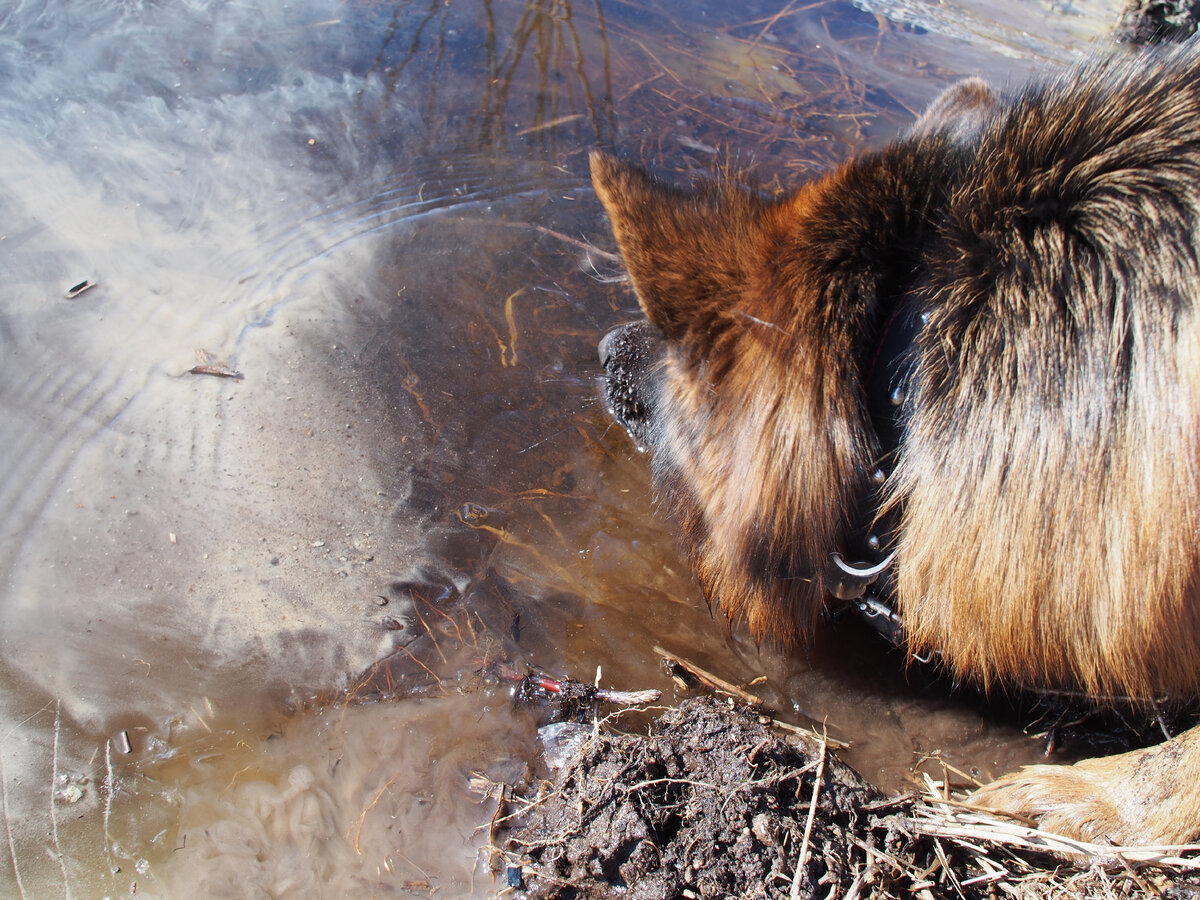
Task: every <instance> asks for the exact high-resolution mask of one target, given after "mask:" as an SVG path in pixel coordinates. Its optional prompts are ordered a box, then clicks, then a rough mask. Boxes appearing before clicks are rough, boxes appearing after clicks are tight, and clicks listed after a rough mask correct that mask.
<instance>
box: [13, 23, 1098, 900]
mask: <svg viewBox="0 0 1200 900" xmlns="http://www.w3.org/2000/svg"><path fill="white" fill-rule="evenodd" d="M984 6H985V4H978V3H976V4H972V3H969V2H965V3H963V4H961V5H953V4H932V3H930V4H920V3H911V2H905V3H895V4H889V3H876V2H875V0H863V2H862V3H861V4H860V5H857V6H856V5H851V4H848V3H840V2H832V0H830V2H819V3H815V4H809V3H785V2H782V0H780V2H774V3H750V4H748V5H745V6H740V7H739V8H738V9H737V10H736V11H732V10H731V8H730V6H729V5H726V4H721V3H715V2H714V3H703V2H701V3H693V4H668V5H663V4H654V5H651V4H638V3H630V2H610V0H597V2H593V3H586V4H573V3H570V2H568V0H557V2H553V0H530V2H521V0H494V2H488V0H473V2H461V3H460V2H457V0H454V2H445V0H431V2H427V3H419V2H399V3H377V2H360V3H338V2H334V0H299V2H295V3H291V4H290V5H287V6H283V5H281V4H274V3H265V2H264V3H258V4H254V3H251V4H236V5H235V4H230V5H226V4H218V3H215V2H214V3H210V2H204V0H198V2H193V3H182V2H168V3H159V4H148V3H147V4H142V3H132V2H127V3H89V4H71V3H65V2H48V0H46V2H40V3H39V2H23V3H7V4H2V5H0V79H2V81H3V90H0V123H2V125H3V130H4V133H5V136H6V138H5V141H4V142H3V144H2V145H0V161H2V165H0V209H3V211H4V216H3V219H2V220H0V272H2V274H3V277H2V278H0V347H2V350H0V447H2V448H3V449H2V450H0V453H2V454H3V457H2V458H3V463H4V464H3V466H2V471H0V479H2V480H0V516H2V520H0V578H2V581H0V635H2V637H0V640H2V642H3V644H2V646H3V654H2V657H0V736H2V738H0V787H2V788H3V791H2V796H0V800H2V809H3V814H4V839H3V840H0V847H7V851H8V860H7V862H6V863H5V864H4V866H3V867H2V871H0V894H3V895H4V896H10V895H11V896H29V897H43V896H46V897H58V896H64V895H65V896H71V897H100V896H125V895H130V894H133V893H135V892H136V894H137V895H138V896H162V897H194V896H230V897H243V896H251V897H266V896H271V897H276V896H302V897H316V896H330V897H350V896H373V895H375V894H376V893H381V892H388V891H390V892H391V893H392V894H394V895H397V896H438V897H458V896H467V895H479V896H486V895H488V894H490V893H492V892H493V891H495V890H497V886H496V885H495V884H494V883H493V881H492V879H491V876H490V875H489V873H488V871H487V868H486V864H485V863H486V859H485V857H486V854H483V855H481V853H480V848H482V847H484V846H485V845H486V843H487V824H488V822H489V821H490V819H491V816H492V811H493V809H494V801H493V800H490V799H487V798H485V797H482V796H480V795H479V794H478V793H472V791H471V790H470V789H469V780H470V776H471V774H472V773H481V774H483V775H486V776H487V777H489V778H492V779H495V780H501V781H503V780H512V779H516V778H518V777H520V775H521V774H522V772H523V771H524V767H525V764H526V761H527V760H528V759H529V758H530V757H531V756H532V755H533V754H534V753H535V752H536V748H537V744H536V725H537V722H536V720H535V717H534V716H533V715H532V713H530V712H528V711H522V710H518V709H515V708H514V707H513V705H512V702H511V699H510V696H509V691H508V689H507V688H505V687H503V686H498V685H495V684H492V683H490V682H489V681H488V680H487V679H486V678H483V677H481V676H480V674H479V673H480V672H482V671H483V670H484V667H485V663H486V662H489V661H494V660H496V659H507V660H509V661H510V662H512V663H514V664H516V665H518V666H525V665H531V666H538V667H541V668H545V669H547V670H550V671H553V672H557V673H562V674H570V675H573V676H575V677H578V678H580V679H584V680H591V679H592V678H594V677H595V676H596V672H597V669H598V668H602V672H603V674H602V676H601V678H602V681H603V683H605V684H608V685H612V686H615V687H619V688H624V689H641V688H650V687H658V688H661V689H663V690H664V691H666V692H667V695H668V697H670V696H671V691H672V685H671V682H670V681H669V679H667V677H666V676H665V675H664V674H663V673H662V671H661V669H660V667H659V665H658V659H657V656H656V654H655V653H654V652H653V650H652V648H653V646H654V645H655V644H662V645H665V646H666V647H668V648H669V649H671V650H674V651H676V652H679V653H681V654H683V655H686V656H688V657H689V658H691V659H693V660H694V661H696V662H697V663H699V664H701V665H703V666H705V667H706V668H709V669H711V670H714V671H716V672H718V673H720V674H721V675H723V676H724V677H726V678H728V679H729V680H731V681H735V682H749V681H750V680H752V679H754V678H756V677H758V676H765V677H766V681H765V682H764V683H761V684H758V685H757V686H756V687H755V690H756V691H757V692H758V693H759V694H761V695H763V696H764V697H765V698H766V699H767V700H768V701H769V702H771V703H772V704H773V705H775V706H776V707H777V708H779V709H781V710H782V711H784V712H785V713H787V714H788V715H790V717H792V718H794V719H796V720H797V721H805V720H815V721H825V722H827V723H828V727H829V729H830V732H831V734H832V735H833V736H835V737H838V738H841V739H844V740H849V741H852V742H853V748H852V749H851V751H850V752H849V759H850V761H851V762H852V763H854V764H855V765H857V766H859V767H860V768H861V769H862V770H863V771H864V772H865V773H866V774H867V775H868V776H870V777H872V778H875V779H877V780H879V781H880V782H881V783H883V784H885V785H889V786H898V785H900V784H902V783H903V781H904V779H905V778H906V777H907V775H908V774H909V773H910V771H911V768H912V766H913V764H914V762H915V761H916V760H917V759H918V758H919V757H920V756H921V755H923V754H925V753H928V752H932V751H940V752H941V753H942V754H943V755H944V756H945V757H946V758H948V759H950V760H952V761H953V762H955V763H956V764H957V765H960V766H963V767H965V768H968V769H977V770H979V771H980V772H981V773H983V774H990V773H994V772H996V771H999V770H1001V769H1007V768H1010V767H1011V766H1012V765H1014V764H1017V763H1020V762H1025V761H1029V760H1032V759H1033V758H1035V757H1036V756H1037V754H1038V752H1039V750H1040V746H1039V744H1038V743H1037V742H1036V741H1034V740H1032V739H1029V738H1026V737H1025V736H1024V735H1022V734H1021V733H1020V732H1017V731H1014V730H1012V729H1010V728H1008V727H1007V726H1003V725H1000V724H997V723H996V722H995V720H993V719H989V718H985V717H981V716H980V715H978V714H977V713H975V712H974V711H972V709H971V708H969V707H968V706H967V705H966V704H964V703H962V702H960V701H955V700H952V699H947V698H946V697H945V696H944V694H942V693H940V692H937V691H928V690H924V689H922V688H920V687H917V686H912V685H909V684H907V683H906V681H905V677H904V675H903V670H902V668H901V666H900V664H899V663H898V661H897V660H895V659H894V658H891V657H890V656H889V655H888V654H887V653H885V652H884V651H883V650H882V648H881V647H880V645H879V644H877V643H876V642H874V641H873V640H872V639H870V638H869V637H868V636H866V635H863V634H861V633H859V632H858V631H857V630H856V629H854V628H841V629H836V630H831V631H830V632H829V633H828V634H823V635H822V636H821V639H820V641H819V642H818V644H817V646H816V647H815V648H813V649H812V650H811V651H809V652H808V653H797V654H794V655H791V656H788V655H785V654H780V653H778V652H776V651H774V650H771V649H769V648H757V647H755V646H753V645H752V644H751V643H749V642H748V641H747V640H746V639H745V638H744V636H742V635H741V634H739V633H737V632H731V631H730V630H729V628H728V627H727V626H726V625H725V623H724V621H723V620H722V619H721V617H720V615H719V613H716V614H714V613H713V612H711V611H710V610H709V609H708V608H707V607H706V605H705V603H704V601H703V599H702V598H701V597H700V596H699V594H698V592H697V590H696V589H695V587H694V586H693V585H692V583H691V581H690V579H689V578H688V575H687V572H686V569H685V566H684V565H683V564H682V562H681V560H680V558H679V557H678V555H677V553H676V551H675V547H674V544H673V540H672V533H671V527H670V523H669V522H663V521H661V520H660V518H659V517H658V516H656V515H655V513H654V510H653V506H652V503H651V499H650V496H649V490H648V486H647V481H646V465H645V460H644V459H643V458H642V457H640V456H639V454H638V453H637V452H636V451H635V450H634V449H633V447H632V446H631V444H630V443H629V441H628V440H627V438H626V437H625V436H624V435H623V434H622V433H621V432H620V431H619V430H618V429H614V428H612V427H611V426H610V424H609V422H608V421H607V419H606V417H605V415H604V413H603V411H602V409H600V407H599V405H598V403H597V400H596V396H597V391H596V379H597V374H598V373H597V365H596V355H595V346H596V342H597V340H598V338H599V336H600V335H601V334H602V333H603V332H604V331H605V330H607V329H608V328H609V327H610V326H612V325H613V324H615V323H617V322H619V321H624V320H628V319H630V318H632V317H634V315H635V304H634V302H633V299H632V297H631V295H630V293H629V292H628V290H627V288H626V286H624V285H622V284H620V283H616V282H614V281H613V279H612V276H613V275H615V274H617V272H618V269H617V268H616V267H615V266H614V265H613V263H612V262H611V260H610V259H609V258H608V257H607V256H605V255H604V254H603V253H602V252H596V250H595V248H600V249H601V250H611V249H612V243H611V240H610V238H609V235H608V233H607V227H606V224H605V222H604V220H603V218H602V215H601V213H600V211H599V208H598V205H597V203H596V202H595V199H594V197H593V196H592V194H591V191H590V189H589V187H588V185H587V183H586V179H585V174H584V173H585V171H586V152H587V150H588V149H589V148H591V147H592V146H596V145H603V146H609V147H616V148H619V149H620V150H621V151H622V152H624V153H626V154H627V155H629V156H631V157H633V158H637V159H641V160H644V161H646V162H648V163H650V164H652V165H654V166H655V167H657V168H658V169H659V170H660V171H666V172H673V173H676V174H680V173H687V172H690V171H693V170H707V169H710V168H712V167H714V166H715V165H717V164H718V163H720V162H721V161H723V160H731V161H732V163H733V164H734V166H735V167H737V168H741V169H746V170H749V171H751V172H752V173H753V174H755V175H756V176H757V177H758V178H760V179H761V180H762V181H763V182H765V183H768V184H771V183H778V184H781V185H785V184H791V183H795V182H796V181H798V180H800V179H802V178H804V177H807V176H809V175H811V174H813V173H816V172H819V171H820V170H821V169H823V168H825V167H827V166H828V165H831V164H833V163H835V162H837V161H838V160H840V159H844V158H845V157H846V156H847V155H849V154H850V153H852V152H853V151H854V150H855V149H858V148H861V147H863V146H868V145H870V144H872V143H877V142H879V141H881V140H883V139H885V138H886V137H887V136H888V135H889V134H891V133H893V132H894V131H896V130H897V129H899V128H901V127H903V126H904V124H905V123H906V122H908V121H910V120H911V117H912V112H913V111H914V110H917V109H919V108H920V107H921V106H922V104H924V103H925V102H927V101H928V100H929V99H930V98H931V97H933V96H934V95H935V94H936V93H937V92H938V90H940V89H941V88H942V87H944V86H945V85H947V84H948V83H950V82H952V81H953V80H955V79H956V78H958V77H960V76H962V75H965V74H971V73H976V72H982V73H983V74H985V75H987V76H989V77H991V78H993V79H994V80H997V81H1005V80H1009V79H1017V78H1020V77H1022V76H1023V75H1024V74H1026V73H1028V72H1029V71H1031V70H1033V69H1036V68H1038V67H1041V66H1044V65H1046V64H1048V63H1051V62H1055V61H1060V60H1064V59H1067V58H1070V57H1071V56H1073V55H1077V54H1078V53H1080V52H1082V51H1083V50H1084V49H1085V48H1086V46H1087V45H1088V42H1089V41H1090V40H1092V39H1093V38H1095V37H1096V36H1102V35H1103V32H1104V29H1105V28H1106V27H1107V26H1108V24H1109V23H1110V21H1111V20H1112V18H1113V16H1114V15H1115V9H1114V7H1113V5H1112V4H1104V3H1096V4H1086V5H1082V4H1068V5H1066V6H1057V5H1056V6H1053V7H1051V6H1047V5H1033V4H1028V3H1017V2H1010V3H1006V4H1004V5H1002V6H996V5H992V4H987V5H986V7H987V8H986V11H985V9H984ZM84 278H91V279H94V280H96V281H97V282H98V286H96V287H94V288H92V289H91V290H89V291H86V292H85V293H83V294H81V295H80V296H79V297H77V298H76V299H73V300H68V299H65V298H64V296H63V294H64V291H65V290H66V289H67V288H68V287H70V286H71V285H73V284H75V283H77V282H79V281H81V280H83V279H84ZM197 351H204V352H203V353H202V354H199V355H200V356H203V358H204V359H205V360H207V361H208V362H209V363H210V364H212V363H218V364H221V365H225V366H228V367H229V368H230V369H231V370H236V371H238V372H240V373H241V375H242V377H241V378H240V379H239V380H235V379H225V378H219V377H216V376H213V375H205V374H191V373H189V371H188V370H189V369H190V368H192V367H193V366H195V365H196V363H197V359H198V353H197ZM381 695H386V697H383V696H381ZM348 698H353V702H348ZM126 750H128V752H126ZM481 826H482V827H481Z"/></svg>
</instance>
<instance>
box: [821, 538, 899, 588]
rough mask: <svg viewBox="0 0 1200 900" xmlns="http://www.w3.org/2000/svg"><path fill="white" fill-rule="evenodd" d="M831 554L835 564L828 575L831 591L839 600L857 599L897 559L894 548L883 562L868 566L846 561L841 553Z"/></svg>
mask: <svg viewBox="0 0 1200 900" xmlns="http://www.w3.org/2000/svg"><path fill="white" fill-rule="evenodd" d="M830 556H831V557H832V559H833V566H832V567H830V569H829V571H828V573H827V575H826V583H827V584H828V586H829V593H831V594H833V596H835V597H837V598H838V599H839V600H857V599H858V598H860V597H861V596H862V595H863V594H865V593H866V592H867V588H869V587H870V586H871V585H872V584H874V583H875V580H876V579H877V578H878V577H879V576H880V575H881V574H883V572H884V571H885V570H886V569H887V567H888V566H890V565H891V564H892V563H893V562H894V561H895V559H896V551H895V550H893V551H892V552H891V553H889V554H888V555H887V556H886V557H885V558H884V559H883V560H882V561H881V562H878V563H876V564H875V565H873V566H866V567H862V566H856V565H853V564H851V563H848V562H846V561H845V560H844V559H842V555H841V554H840V553H832V554H830Z"/></svg>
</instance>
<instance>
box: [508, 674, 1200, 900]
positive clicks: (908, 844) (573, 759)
mask: <svg viewBox="0 0 1200 900" xmlns="http://www.w3.org/2000/svg"><path fill="white" fill-rule="evenodd" d="M571 727H572V728H574V729H575V732H574V737H573V738H572V741H573V744H572V745H571V746H570V748H569V749H568V750H567V751H566V752H565V753H561V752H560V751H561V748H559V749H556V750H554V752H553V753H552V752H551V751H550V750H549V749H548V752H547V758H548V760H550V761H551V764H552V765H557V766H558V768H557V770H556V771H555V772H554V773H553V774H552V776H551V777H548V778H546V779H544V780H540V781H534V782H532V783H531V784H529V785H528V786H526V787H525V788H524V789H522V790H519V791H517V792H515V795H514V796H512V797H511V798H510V801H509V803H508V805H507V807H506V809H507V812H508V813H509V819H508V820H507V821H508V822H510V823H511V824H513V825H514V828H513V829H512V830H511V831H508V832H507V833H500V832H498V833H497V835H496V837H495V840H494V863H495V864H496V868H497V869H498V870H499V871H501V872H502V873H503V878H504V880H503V881H502V882H501V883H502V884H507V885H508V886H507V887H506V888H504V889H503V890H501V891H500V893H499V896H511V897H527V898H533V900H551V898H553V900H565V898H609V897H622V898H636V900H667V898H689V900H690V898H724V897H738V898H771V900H775V898H788V900H795V898H826V897H828V898H860V897H881V898H889V897H896V898H900V897H905V898H907V897H918V898H923V900H933V898H976V897H978V898H982V897H1028V898H1044V897H1047V898H1048V897H1063V896H1067V897H1073V896H1088V897H1100V898H1105V897H1129V896H1134V897H1144V896H1163V897H1172V898H1177V900H1184V898H1196V900H1200V881H1198V882H1193V881H1192V880H1189V879H1192V878H1200V876H1197V875H1196V874H1195V872H1196V867H1197V865H1198V860H1197V857H1196V855H1195V854H1194V853H1189V854H1182V855H1181V854H1180V853H1178V852H1175V851H1172V850H1169V849H1167V848H1106V847H1097V846H1093V845H1088V844H1082V843H1079V842H1073V841H1066V840H1065V839H1061V838H1057V837H1056V836H1054V835H1049V834H1044V833H1042V832H1040V831H1038V830H1037V829H1036V828H1034V827H1032V826H1031V825H1030V824H1029V823H1016V822H1012V821H1006V820H1004V819H1001V818H999V817H996V816H992V815H989V814H987V813H985V812H980V811H977V810H971V809H969V808H968V807H967V805H966V804H964V803H963V802H962V800H961V795H955V796H952V795H951V793H950V789H949V787H948V786H947V783H946V782H949V781H950V780H951V779H950V773H949V772H947V779H946V782H937V781H935V780H933V779H928V780H927V785H926V788H927V790H926V791H924V792H914V793H912V794H908V795H905V796H901V797H898V798H888V797H885V796H884V795H883V794H881V793H880V792H879V791H878V790H876V789H875V788H873V787H872V786H870V785H869V784H867V783H866V782H865V781H864V780H863V779H862V778H861V777H860V776H859V775H858V774H857V773H856V772H855V771H854V770H853V769H851V768H850V767H849V766H847V765H845V764H844V763H842V762H841V761H839V760H838V759H837V757H836V756H835V755H834V752H833V750H832V749H831V748H830V747H829V742H827V741H826V740H825V739H824V738H823V737H822V736H821V735H819V734H815V733H812V732H808V731H803V730H800V729H795V728H792V727H786V730H785V729H781V728H780V727H778V726H777V723H774V722H773V720H771V719H768V718H767V717H765V716H762V715H760V714H758V713H757V712H755V711H754V710H752V709H749V708H746V707H744V706H737V705H734V704H733V703H731V702H723V701H719V700H713V699H704V698H699V699H692V700H687V701H684V702H683V703H682V704H680V705H679V706H678V707H676V708H673V709H669V710H667V711H666V712H664V713H662V714H661V715H660V716H659V717H658V718H657V719H656V720H654V721H653V722H652V723H651V725H650V728H649V733H648V734H630V733H620V732H617V731H615V730H613V729H612V728H609V727H607V726H606V725H604V724H600V725H596V726H593V725H582V726H571ZM557 737H558V736H556V740H557ZM502 806H503V804H502ZM498 814H499V811H498Z"/></svg>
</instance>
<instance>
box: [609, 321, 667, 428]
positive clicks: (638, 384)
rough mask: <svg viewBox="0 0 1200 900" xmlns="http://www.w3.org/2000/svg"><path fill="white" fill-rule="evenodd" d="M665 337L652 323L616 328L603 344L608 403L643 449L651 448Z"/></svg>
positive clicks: (619, 420)
mask: <svg viewBox="0 0 1200 900" xmlns="http://www.w3.org/2000/svg"><path fill="white" fill-rule="evenodd" d="M662 340H663V339H662V335H661V334H660V333H659V332H658V329H656V328H655V327H654V326H653V325H651V324H650V323H649V322H634V323H632V324H630V325H622V326H620V327H619V328H614V329H613V330H612V331H610V332H609V333H608V334H606V335H605V336H604V337H603V338H601V340H600V347H599V350H600V365H601V366H603V367H604V402H605V404H606V405H607V406H608V411H609V413H611V414H612V417H613V418H614V419H616V420H617V421H618V422H619V423H620V424H621V426H622V427H623V428H624V429H625V430H626V431H628V432H629V436H630V437H632V438H633V440H634V442H635V443H637V445H638V448H639V449H642V450H644V449H646V447H648V446H649V445H650V431H651V428H652V425H653V421H654V404H653V402H652V401H653V395H654V391H653V385H652V377H651V376H652V373H653V370H654V368H655V364H656V363H657V361H658V358H659V355H660V352H661V345H662Z"/></svg>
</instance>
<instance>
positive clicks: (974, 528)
mask: <svg viewBox="0 0 1200 900" xmlns="http://www.w3.org/2000/svg"><path fill="white" fill-rule="evenodd" d="M914 140H917V141H920V140H924V138H915V139H914ZM953 156H954V155H953V154H951V157H953ZM959 165H960V166H961V168H957V166H959ZM955 168H956V171H954V173H953V174H952V175H951V176H950V183H951V185H952V187H951V188H950V189H949V190H948V193H947V195H946V199H945V206H944V211H943V212H942V213H941V214H940V215H939V216H938V217H937V220H936V221H934V222H933V223H931V224H932V227H933V233H932V234H931V240H930V242H929V248H928V251H927V253H926V255H925V256H924V259H923V260H922V275H921V276H920V277H919V279H918V282H917V284H916V286H915V290H916V291H917V292H918V293H919V294H920V295H921V296H922V298H923V301H924V303H925V304H926V311H927V313H928V317H929V321H928V325H927V327H926V328H925V329H924V330H923V331H922V332H921V334H920V336H919V339H918V362H917V365H916V369H915V374H914V376H913V380H912V383H911V386H910V391H909V403H908V406H907V410H906V411H907V426H906V430H905V438H904V441H903V447H902V450H901V453H900V456H899V466H898V468H897V471H896V473H895V474H894V475H893V479H894V483H893V485H892V486H891V489H892V493H893V497H894V498H895V499H896V500H897V501H899V503H900V506H901V508H902V514H901V516H902V519H901V522H902V524H901V527H900V529H899V542H898V547H899V554H898V558H899V560H900V563H899V566H898V585H899V590H898V594H899V602H900V604H901V607H902V613H903V616H904V620H905V622H906V625H907V627H908V635H909V640H910V642H911V644H912V645H913V647H914V648H915V649H916V650H917V651H918V652H920V651H922V650H932V649H936V650H940V651H942V653H943V655H944V656H945V658H946V659H947V660H948V661H949V662H950V664H951V665H952V666H953V667H955V669H957V670H958V671H960V672H964V673H970V674H972V675H974V676H977V677H982V678H984V679H985V680H990V679H1001V680H1009V681H1018V682H1021V683H1025V684H1032V685H1046V684H1065V683H1077V684H1079V685H1081V686H1082V687H1083V688H1085V689H1087V690H1089V691H1090V692H1092V693H1094V694H1098V695H1107V694H1123V695H1130V696H1135V697H1151V696H1158V695H1160V694H1162V693H1163V692H1167V693H1170V694H1174V695H1176V696H1187V697H1196V696H1198V695H1200V593H1198V589H1200V585H1198V584H1197V579H1196V573H1197V571H1198V570H1200V556H1198V552H1197V540H1196V532H1197V524H1198V518H1197V513H1198V511H1200V472H1198V467H1197V463H1198V462H1200V456H1198V449H1200V448H1198V446H1197V440H1198V437H1200V322H1198V319H1197V316H1198V314H1200V313H1198V305H1200V65H1198V64H1197V56H1196V53H1195V51H1194V50H1192V49H1185V50H1183V51H1174V52H1170V53H1164V54H1159V55H1156V56H1153V57H1150V58H1149V59H1148V60H1147V59H1124V60H1120V61H1116V62H1107V63H1102V64H1094V65H1091V66H1089V67H1086V68H1084V69H1082V70H1074V71H1071V72H1068V73H1067V74H1066V75H1064V76H1062V77H1060V78H1059V79H1058V80H1056V81H1053V82H1051V83H1049V84H1046V85H1043V86H1038V87H1034V88H1031V89H1028V90H1027V91H1026V92H1025V93H1023V94H1022V95H1020V96H1019V97H1017V98H1016V99H1015V100H1014V101H1013V102H1012V103H1011V104H1008V105H1006V106H1004V107H1003V108H1001V109H1000V110H999V111H998V112H996V113H995V114H994V115H992V117H991V119H990V121H988V122H987V123H986V124H985V125H984V126H983V127H982V128H981V129H980V130H979V132H978V135H977V136H976V137H975V138H974V139H973V140H972V141H970V142H969V143H968V144H967V146H966V150H965V154H964V157H963V158H962V159H961V162H959V163H957V164H956V166H955Z"/></svg>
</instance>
